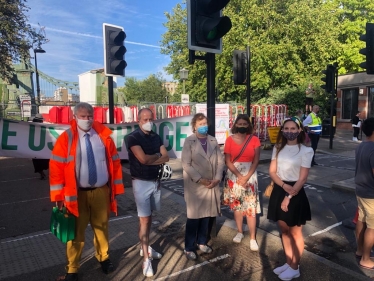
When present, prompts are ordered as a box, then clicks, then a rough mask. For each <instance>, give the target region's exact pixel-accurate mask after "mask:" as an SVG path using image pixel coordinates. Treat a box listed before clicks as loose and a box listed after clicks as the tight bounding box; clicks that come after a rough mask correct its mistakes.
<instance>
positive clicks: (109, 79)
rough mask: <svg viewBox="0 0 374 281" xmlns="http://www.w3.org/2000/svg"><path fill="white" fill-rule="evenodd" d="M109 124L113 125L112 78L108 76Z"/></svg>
mask: <svg viewBox="0 0 374 281" xmlns="http://www.w3.org/2000/svg"><path fill="white" fill-rule="evenodd" d="M108 100H109V124H114V94H113V76H108Z"/></svg>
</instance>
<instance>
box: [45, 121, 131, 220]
mask: <svg viewBox="0 0 374 281" xmlns="http://www.w3.org/2000/svg"><path fill="white" fill-rule="evenodd" d="M70 125H71V128H70V129H68V130H66V131H65V132H63V133H62V134H61V135H60V136H59V137H58V139H57V141H56V144H55V146H54V148H53V150H52V156H51V159H50V161H49V182H50V196H51V201H52V202H54V201H64V203H65V206H66V207H67V208H68V210H69V212H71V213H72V214H74V215H75V216H79V213H78V201H77V199H78V184H77V180H76V175H77V174H79V167H80V163H79V161H80V157H77V152H78V153H79V154H80V148H79V145H77V144H78V131H77V130H78V128H77V122H76V121H75V120H74V119H73V120H72V121H71V123H70ZM92 128H93V129H94V130H95V131H96V132H97V134H98V135H99V137H100V139H101V141H102V142H103V144H104V146H105V155H106V160H107V167H108V175H109V180H108V186H109V188H110V210H111V211H112V212H114V213H116V214H117V202H116V200H115V196H116V195H118V194H122V193H124V192H125V188H124V185H123V183H122V167H121V160H120V158H119V155H118V153H117V148H116V146H115V144H114V142H113V140H112V139H111V137H110V135H111V134H112V131H111V130H110V129H109V128H107V127H105V126H104V125H103V124H101V123H99V122H97V121H94V123H93V126H92ZM79 154H78V155H79ZM77 162H78V163H77ZM77 171H78V173H77Z"/></svg>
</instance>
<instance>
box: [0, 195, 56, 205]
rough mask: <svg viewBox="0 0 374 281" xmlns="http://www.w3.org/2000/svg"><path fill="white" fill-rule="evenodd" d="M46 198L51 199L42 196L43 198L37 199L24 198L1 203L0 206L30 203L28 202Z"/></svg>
mask: <svg viewBox="0 0 374 281" xmlns="http://www.w3.org/2000/svg"><path fill="white" fill-rule="evenodd" d="M45 199H49V197H42V198H36V199H30V200H22V201H17V202H9V203H1V204H0V206H5V205H11V204H18V203H28V202H32V201H38V200H45Z"/></svg>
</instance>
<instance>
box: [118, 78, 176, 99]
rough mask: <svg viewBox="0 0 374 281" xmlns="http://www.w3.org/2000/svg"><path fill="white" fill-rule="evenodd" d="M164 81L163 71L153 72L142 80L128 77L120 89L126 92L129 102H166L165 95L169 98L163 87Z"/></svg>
mask: <svg viewBox="0 0 374 281" xmlns="http://www.w3.org/2000/svg"><path fill="white" fill-rule="evenodd" d="M164 82H165V81H164V80H163V78H162V75H161V73H157V74H152V75H150V76H148V77H147V78H146V79H144V80H141V81H139V80H137V79H136V78H134V77H126V81H125V86H124V87H123V88H120V89H119V91H121V92H123V93H124V94H125V97H126V99H127V103H128V104H138V103H145V104H147V103H164V102H165V101H166V99H165V97H168V98H169V94H168V92H167V91H166V89H165V88H164V87H163V83H164ZM168 100H169V99H168Z"/></svg>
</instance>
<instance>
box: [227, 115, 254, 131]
mask: <svg viewBox="0 0 374 281" xmlns="http://www.w3.org/2000/svg"><path fill="white" fill-rule="evenodd" d="M239 120H244V121H247V122H248V128H247V132H246V134H247V135H250V134H252V131H253V127H252V123H251V121H250V120H249V116H248V115H247V114H238V116H237V117H236V119H235V122H234V124H233V125H232V127H231V133H233V134H236V133H237V132H238V130H237V128H236V126H235V125H236V123H238V121H239Z"/></svg>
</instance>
